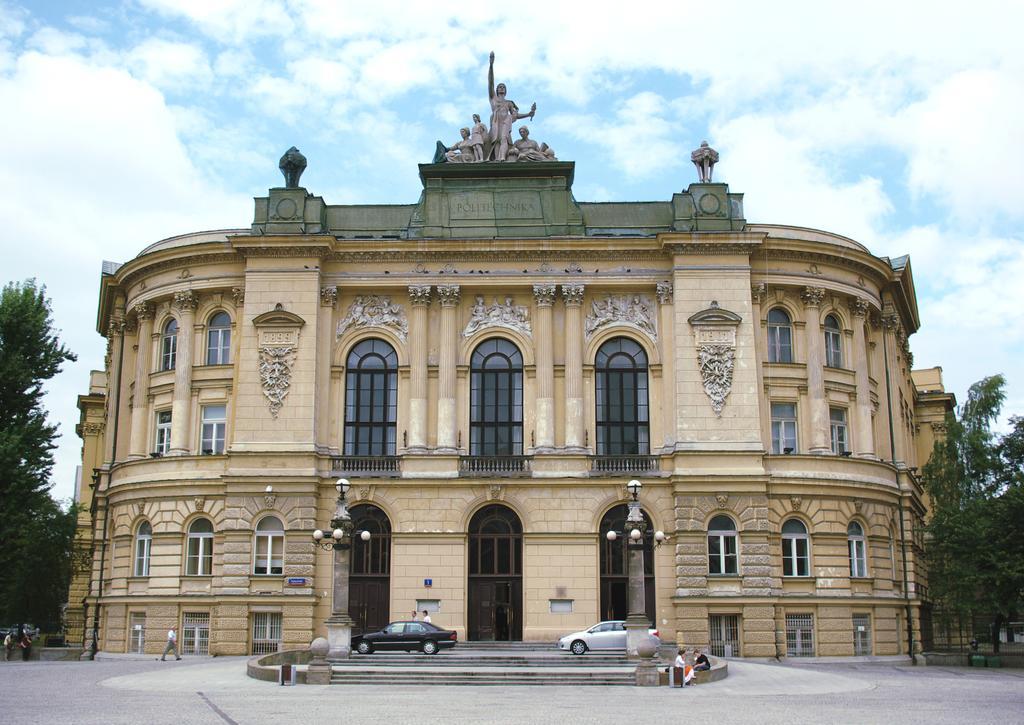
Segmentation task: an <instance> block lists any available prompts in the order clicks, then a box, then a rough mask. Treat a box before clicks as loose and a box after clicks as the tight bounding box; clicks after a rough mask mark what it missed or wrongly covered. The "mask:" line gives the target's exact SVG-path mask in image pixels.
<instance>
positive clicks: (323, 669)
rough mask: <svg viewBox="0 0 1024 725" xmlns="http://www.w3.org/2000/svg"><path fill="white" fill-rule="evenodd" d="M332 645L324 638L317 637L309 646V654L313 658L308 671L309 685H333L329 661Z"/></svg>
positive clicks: (307, 679)
mask: <svg viewBox="0 0 1024 725" xmlns="http://www.w3.org/2000/svg"><path fill="white" fill-rule="evenodd" d="M330 649H331V645H330V644H329V643H328V642H327V640H326V639H324V638H323V637H317V638H316V639H314V640H313V642H312V643H311V644H310V645H309V652H310V654H311V655H313V658H312V659H311V660H310V661H309V667H308V668H307V669H306V684H307V685H329V684H331V665H330V663H329V662H328V661H327V653H328V652H329V651H330Z"/></svg>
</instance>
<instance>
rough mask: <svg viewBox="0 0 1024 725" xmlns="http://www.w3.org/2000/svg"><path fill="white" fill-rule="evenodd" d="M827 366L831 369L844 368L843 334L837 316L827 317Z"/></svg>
mask: <svg viewBox="0 0 1024 725" xmlns="http://www.w3.org/2000/svg"><path fill="white" fill-rule="evenodd" d="M825 365H826V366H827V367H830V368H841V367H842V366H843V333H842V331H840V329H839V319H838V318H837V317H836V316H835V315H828V316H826V317H825Z"/></svg>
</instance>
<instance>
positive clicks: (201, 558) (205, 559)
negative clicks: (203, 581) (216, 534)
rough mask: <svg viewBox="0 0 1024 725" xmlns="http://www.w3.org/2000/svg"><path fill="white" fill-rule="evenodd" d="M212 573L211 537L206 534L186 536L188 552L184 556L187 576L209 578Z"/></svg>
mask: <svg viewBox="0 0 1024 725" xmlns="http://www.w3.org/2000/svg"><path fill="white" fill-rule="evenodd" d="M212 573H213V536H212V535H208V534H203V535H195V534H189V536H188V551H187V552H186V556H185V574H186V575H187V576H210V574H212Z"/></svg>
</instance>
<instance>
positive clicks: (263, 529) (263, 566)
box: [252, 516, 284, 574]
mask: <svg viewBox="0 0 1024 725" xmlns="http://www.w3.org/2000/svg"><path fill="white" fill-rule="evenodd" d="M255 544H256V545H255V546H254V547H253V550H254V551H255V553H256V556H255V560H254V561H253V567H252V573H253V574H281V573H282V572H284V525H283V524H282V523H281V519H279V518H277V517H276V516H264V517H263V518H262V519H260V522H259V523H258V524H256V542H255Z"/></svg>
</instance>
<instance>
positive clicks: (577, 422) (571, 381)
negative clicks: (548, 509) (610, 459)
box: [562, 284, 585, 452]
mask: <svg viewBox="0 0 1024 725" xmlns="http://www.w3.org/2000/svg"><path fill="white" fill-rule="evenodd" d="M562 298H563V299H564V300H565V330H564V334H565V447H566V449H567V450H569V451H575V452H582V451H584V450H585V449H584V445H583V440H584V424H583V420H584V418H583V313H582V307H583V285H582V284H563V285H562Z"/></svg>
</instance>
